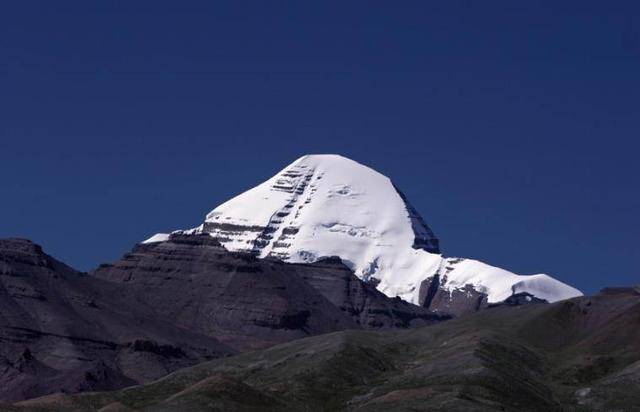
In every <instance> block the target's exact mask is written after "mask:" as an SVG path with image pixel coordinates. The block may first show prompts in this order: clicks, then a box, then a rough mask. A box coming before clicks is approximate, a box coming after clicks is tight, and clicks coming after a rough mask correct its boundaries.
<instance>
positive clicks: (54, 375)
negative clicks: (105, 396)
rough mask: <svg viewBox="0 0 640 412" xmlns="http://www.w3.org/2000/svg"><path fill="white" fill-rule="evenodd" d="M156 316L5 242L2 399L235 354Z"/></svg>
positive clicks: (0, 270)
mask: <svg viewBox="0 0 640 412" xmlns="http://www.w3.org/2000/svg"><path fill="white" fill-rule="evenodd" d="M151 315H152V313H151V312H149V311H148V310H147V309H145V308H144V307H142V306H141V305H137V304H135V303H134V302H131V301H128V300H126V299H123V298H122V297H121V296H120V294H119V293H117V285H112V284H110V283H109V282H105V281H102V280H99V279H95V278H90V277H89V276H87V275H83V274H81V273H79V272H77V271H75V270H73V269H71V268H70V267H68V266H66V265H64V264H63V263H60V262H58V261H57V260H55V259H53V258H52V257H50V256H48V255H46V254H45V253H44V252H43V251H42V249H41V248H40V247H39V246H37V245H35V244H33V243H31V242H30V241H27V240H22V239H7V240H0V342H1V344H0V400H16V399H23V398H28V397H34V396H38V395H42V394H46V393H50V392H55V391H68V392H76V391H82V390H108V389H115V388H120V387H123V386H128V385H132V384H134V383H142V382H147V381H149V380H151V379H156V378H158V377H160V376H163V375H165V374H167V373H168V372H171V371H173V370H176V369H178V368H182V367H185V366H188V365H193V364H195V363H198V362H201V361H204V360H207V359H212V358H215V357H218V356H222V355H228V354H232V353H235V351H234V350H233V349H231V348H229V347H227V346H226V345H223V344H221V343H220V342H219V341H218V340H217V339H215V338H213V337H209V336H205V335H204V334H197V333H192V332H190V331H188V330H185V329H183V328H179V327H176V326H174V325H172V324H170V323H168V322H165V321H162V320H160V319H158V318H154V317H153V316H151Z"/></svg>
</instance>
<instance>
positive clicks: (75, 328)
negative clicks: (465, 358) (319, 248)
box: [0, 235, 446, 401]
mask: <svg viewBox="0 0 640 412" xmlns="http://www.w3.org/2000/svg"><path fill="white" fill-rule="evenodd" d="M442 319H446V317H443V316H440V315H434V314H433V313H432V312H430V311H429V310H427V309H425V308H421V307H417V306H414V305H410V304H408V303H406V302H403V301H401V300H399V299H390V298H388V297H387V296H385V295H384V294H382V293H381V292H379V291H377V290H376V289H375V288H374V287H373V286H371V285H366V284H364V283H363V282H362V281H360V280H359V279H358V278H357V277H356V276H354V275H353V273H352V272H351V271H350V270H349V269H348V268H347V267H346V266H344V265H343V264H342V263H341V261H340V260H339V259H336V258H334V259H325V260H321V261H318V262H316V263H314V264H312V265H306V264H305V265H301V264H290V263H285V262H282V261H279V260H271V259H257V258H256V257H255V256H253V255H250V254H246V253H234V252H229V251H227V250H226V249H224V248H222V247H221V246H220V244H219V243H218V242H217V241H216V240H215V239H213V238H211V237H210V236H207V235H202V236H179V235H176V236H172V237H171V238H170V239H168V240H167V241H166V242H163V243H156V244H150V245H139V246H137V247H136V248H135V249H134V250H133V251H132V252H131V253H128V254H126V255H125V256H124V257H123V259H122V260H120V261H118V262H116V263H115V264H114V265H102V266H101V267H100V268H98V269H97V270H96V271H94V272H93V273H92V274H91V275H87V274H82V273H79V272H77V271H75V270H73V269H72V268H70V267H68V266H66V265H64V264H63V263H61V262H58V261H57V260H55V259H53V258H52V257H50V256H48V255H47V254H45V253H44V252H43V251H42V249H41V248H40V247H39V246H37V245H35V244H33V243H31V242H30V241H27V240H22V239H5V240H0V401H12V400H19V399H25V398H30V397H35V396H39V395H43V394H48V393H52V392H58V391H63V392H67V393H74V392H80V391H87V390H108V389H117V388H121V387H125V386H131V385H134V384H137V383H144V382H149V381H150V380H153V379H157V378H159V377H161V376H164V375H166V374H167V373H169V372H171V371H174V370H176V369H178V368H183V367H185V366H190V365H194V364H196V363H199V362H203V361H205V360H210V359H213V358H216V357H220V356H228V355H230V354H233V353H236V352H238V351H246V350H252V349H256V348H265V347H268V346H272V345H274V344H277V343H282V342H287V341H290V340H293V339H298V338H303V337H307V336H312V335H317V334H322V333H327V332H333V331H338V330H344V329H390V328H408V327H411V326H420V325H427V324H431V323H434V322H437V321H439V320H442Z"/></svg>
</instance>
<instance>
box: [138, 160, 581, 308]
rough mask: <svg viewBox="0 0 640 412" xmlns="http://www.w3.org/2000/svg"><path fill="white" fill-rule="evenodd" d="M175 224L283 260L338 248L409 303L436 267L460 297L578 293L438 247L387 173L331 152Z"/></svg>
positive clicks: (334, 252)
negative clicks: (195, 219)
mask: <svg viewBox="0 0 640 412" xmlns="http://www.w3.org/2000/svg"><path fill="white" fill-rule="evenodd" d="M177 233H183V234H202V233H204V234H209V235H210V236H212V237H214V238H216V239H217V240H218V241H219V242H220V243H221V244H222V245H223V246H224V247H225V248H226V249H228V250H232V251H243V252H248V253H251V254H254V255H255V256H258V257H261V258H267V257H273V258H278V259H281V260H285V261H288V262H307V263H309V262H315V261H316V260H318V259H320V258H322V257H325V256H338V257H340V258H341V259H342V261H343V262H344V263H345V264H346V265H347V266H348V267H349V268H350V269H352V270H353V271H354V272H355V274H356V276H358V277H359V278H360V279H362V280H364V281H367V282H371V283H372V284H375V285H376V286H377V288H378V290H380V291H381V292H383V293H385V294H386V295H387V296H389V297H396V296H399V297H400V298H402V299H404V300H406V301H407V302H411V303H414V304H422V302H421V301H420V296H421V293H422V294H424V293H426V292H421V285H422V284H423V281H424V280H425V279H429V278H433V277H434V276H436V275H437V276H439V279H440V289H442V290H443V292H448V293H450V294H451V295H452V296H456V297H458V298H463V297H464V296H466V295H467V292H468V291H470V290H471V289H473V291H474V294H484V295H485V296H486V301H487V302H488V303H496V302H500V301H503V300H505V299H507V298H508V297H509V296H511V295H512V294H514V293H529V294H531V295H533V296H536V297H537V298H539V299H544V300H547V301H549V302H553V301H557V300H562V299H567V298H570V297H574V296H579V295H581V293H580V291H578V290H577V289H575V288H572V287H571V286H568V285H565V284H564V283H562V282H559V281H557V280H555V279H553V278H551V277H549V276H547V275H543V274H538V275H531V276H521V275H516V274H514V273H511V272H509V271H506V270H503V269H500V268H496V267H493V266H490V265H487V264H484V263H482V262H478V261H475V260H472V259H459V258H445V257H443V256H441V255H440V254H439V253H440V243H439V241H438V239H437V237H436V236H435V234H434V233H433V231H432V230H431V229H430V228H429V226H428V225H427V224H426V222H425V220H424V219H423V218H422V217H421V216H420V214H419V213H418V212H417V211H416V210H415V208H414V207H413V206H412V205H411V204H410V203H409V201H408V199H407V197H406V196H405V195H404V194H403V193H402V192H401V191H400V190H399V189H398V188H397V187H396V186H395V185H394V184H393V183H392V182H391V180H390V179H389V178H388V177H386V176H384V175H382V174H380V173H378V172H376V171H375V170H372V169H370V168H369V167H366V166H364V165H361V164H359V163H357V162H354V161H353V160H350V159H346V158H344V157H342V156H337V155H308V156H303V157H301V158H299V159H297V160H296V161H294V162H293V163H291V164H290V165H289V166H287V167H285V168H284V169H283V170H281V171H280V172H279V173H277V174H276V175H275V176H273V177H272V178H271V179H269V180H267V181H266V182H264V183H262V184H260V185H258V186H256V187H254V188H253V189H250V190H248V191H246V192H244V193H242V194H240V195H239V196H236V197H234V198H233V199H231V200H229V201H227V202H225V203H223V204H221V205H219V206H218V207H216V208H215V209H214V210H213V211H211V212H210V213H209V214H208V215H207V216H206V219H205V221H204V222H203V223H202V224H201V225H200V226H198V227H196V228H194V229H190V230H184V231H178V232H177ZM167 237H168V235H166V234H157V235H155V236H153V237H151V238H150V239H147V240H146V241H145V243H154V242H162V241H165V240H166V239H167ZM466 304H470V305H471V304H473V303H465V305H466ZM455 305H457V303H455V304H454V306H455Z"/></svg>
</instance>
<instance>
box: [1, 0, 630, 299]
mask: <svg viewBox="0 0 640 412" xmlns="http://www.w3.org/2000/svg"><path fill="white" fill-rule="evenodd" d="M133 3H135V5H133ZM639 138H640V2H637V1H612V2H604V1H562V2H559V1H545V2H538V1H527V2H514V1H491V2H486V1H415V2H410V1H401V2H391V1H385V2H380V1H335V2H334V1H324V2H308V1H296V2H293V1H292V2H282V1H255V2H249V1H228V2H222V1H216V2H212V1H202V2H194V1H172V2H163V1H148V2H143V1H139V2H125V1H110V2H97V1H93V2H91V1H75V2H73V1H66V2H53V1H42V2H34V1H29V0H25V1H19V2H5V3H3V4H2V5H1V6H0V176H1V178H2V180H1V181H2V186H1V190H0V236H2V237H6V236H21V237H28V238H31V239H32V240H34V241H35V242H38V243H40V244H42V245H43V246H44V248H45V250H47V251H48V252H49V253H50V254H52V255H54V256H56V257H58V258H60V259H62V260H64V261H65V262H67V263H69V264H71V265H72V266H75V267H77V268H79V269H82V270H89V269H91V268H92V267H95V266H96V265H97V264H99V263H101V262H106V261H113V260H115V259H117V258H118V257H119V256H120V255H121V254H122V253H124V252H126V251H127V250H128V249H130V248H131V247H132V246H133V245H134V244H135V243H136V242H137V241H140V240H142V239H144V238H146V237H148V236H149V235H151V234H153V233H155V232H158V231H167V230H173V229H180V228H187V227H192V226H195V225H197V224H199V223H200V222H201V221H202V219H203V218H204V215H205V214H206V213H207V212H208V211H209V210H211V209H213V207H215V206H216V205H217V204H219V203H221V202H222V201H224V200H226V199H228V198H229V197H231V196H233V195H235V194H238V193H240V192H242V191H244V190H246V189H248V188H250V187H252V186H253V185H256V184H258V183H259V182H261V181H263V180H265V179H266V178H268V177H270V176H271V175H272V174H273V173H275V172H276V171H278V170H279V169H281V168H282V167H284V166H285V165H286V164H288V163H289V162H291V161H293V160H294V159H295V158H297V157H298V156H300V155H303V154H307V153H339V154H343V155H345V156H348V157H351V158H353V159H355V160H357V161H359V162H361V163H364V164H367V165H369V166H372V167H374V168H375V169H377V170H379V171H381V172H382V173H384V174H386V175H388V176H390V177H391V178H392V179H393V180H394V181H395V183H396V184H397V185H398V186H399V187H400V188H401V189H402V190H403V191H404V192H405V194H406V195H407V196H408V197H409V199H410V200H411V202H412V203H413V204H414V206H415V207H416V208H417V209H418V210H419V211H420V212H421V214H422V215H423V216H424V218H425V220H426V221H427V222H428V223H429V224H430V225H431V226H432V227H433V229H434V231H435V232H436V234H437V235H438V236H439V237H440V239H441V244H442V248H443V251H444V253H445V254H446V255H448V256H466V257H474V258H478V259H481V260H484V261H487V262H488V263H491V264H494V265H498V266H502V267H505V268H507V269H510V270H512V271H515V272H518V273H523V274H528V273H538V272H546V273H549V274H551V275H553V276H555V277H557V278H558V279H561V280H563V281H565V282H568V283H570V284H572V285H574V286H576V287H578V288H580V289H582V290H583V291H585V292H589V293H590V292H595V291H597V290H598V289H599V288H601V287H603V286H605V285H625V284H626V285H629V284H638V283H640V270H639V269H638V260H639V258H640V253H639V247H638V241H639V237H640V218H639V217H638V211H639V210H640V190H639V189H640V187H639V179H640V178H639V177H640V166H639V162H638V158H639V151H640V143H639V141H638V140H639Z"/></svg>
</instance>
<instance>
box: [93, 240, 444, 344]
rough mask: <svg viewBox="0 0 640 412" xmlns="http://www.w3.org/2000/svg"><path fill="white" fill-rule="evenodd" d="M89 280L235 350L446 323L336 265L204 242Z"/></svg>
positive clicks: (177, 245) (152, 249)
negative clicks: (295, 260) (109, 284)
mask: <svg viewBox="0 0 640 412" xmlns="http://www.w3.org/2000/svg"><path fill="white" fill-rule="evenodd" d="M91 275H92V276H93V277H97V278H100V279H102V280H106V281H109V282H112V283H116V284H119V285H120V287H119V293H121V294H122V295H125V296H128V297H129V298H130V299H133V300H135V301H137V302H140V303H141V304H143V305H144V307H147V308H151V310H152V311H153V312H154V316H156V317H158V318H166V319H172V321H173V322H175V323H176V324H177V325H179V326H180V327H184V328H187V329H189V330H193V331H197V332H198V333H204V334H207V335H209V336H215V337H216V338H218V339H220V340H221V341H222V342H223V343H225V344H227V345H229V346H231V347H233V348H235V349H237V350H241V351H242V350H248V349H256V348H263V347H266V346H270V345H273V344H276V343H281V342H286V341H289V340H292V339H297V338H301V337H305V336H310V335H316V334H322V333H327V332H333V331H337V330H343V329H358V328H375V329H377V328H395V327H399V328H406V327H409V326H416V325H425V324H428V323H432V322H434V321H437V320H441V319H446V318H448V316H446V315H435V314H433V313H432V312H430V311H428V310H426V309H424V308H420V307H417V306H414V305H410V304H408V303H406V302H403V301H401V300H399V299H390V298H388V297H386V296H385V295H383V294H382V293H380V292H379V291H377V290H376V289H375V287H373V286H372V285H368V284H365V283H363V282H362V281H360V280H359V279H358V278H357V277H356V276H354V274H353V272H351V270H350V269H349V268H348V267H347V266H345V265H344V264H343V263H342V261H341V260H340V259H338V258H328V259H322V260H320V261H317V262H315V263H314V264H290V263H285V262H282V261H281V260H278V259H270V258H267V259H258V258H256V257H255V256H254V255H252V254H250V253H233V252H229V251H227V250H226V249H225V248H223V247H222V246H221V245H220V243H219V242H218V241H217V240H216V239H214V238H212V237H210V236H208V235H180V234H176V235H172V236H171V237H170V238H169V239H168V240H167V241H166V242H159V243H149V244H141V245H138V246H136V247H135V248H134V250H133V251H132V252H131V253H128V254H127V255H125V256H124V258H123V259H122V260H120V261H118V262H116V263H115V264H114V265H108V266H102V267H100V268H98V269H97V270H95V271H94V272H93V273H92V274H91Z"/></svg>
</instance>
